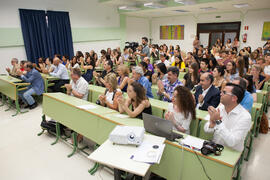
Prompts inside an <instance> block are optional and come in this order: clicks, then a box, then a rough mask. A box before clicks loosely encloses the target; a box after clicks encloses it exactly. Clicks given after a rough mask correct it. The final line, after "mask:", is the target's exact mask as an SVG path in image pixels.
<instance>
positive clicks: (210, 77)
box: [206, 73, 214, 84]
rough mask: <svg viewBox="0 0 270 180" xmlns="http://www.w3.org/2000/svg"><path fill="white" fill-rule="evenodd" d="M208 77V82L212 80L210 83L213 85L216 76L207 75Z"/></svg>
mask: <svg viewBox="0 0 270 180" xmlns="http://www.w3.org/2000/svg"><path fill="white" fill-rule="evenodd" d="M207 74H208V75H207V76H206V79H207V80H210V83H211V84H212V83H213V81H214V76H213V75H212V74H210V73H207Z"/></svg>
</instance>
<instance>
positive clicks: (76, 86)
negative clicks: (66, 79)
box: [70, 77, 89, 101]
mask: <svg viewBox="0 0 270 180" xmlns="http://www.w3.org/2000/svg"><path fill="white" fill-rule="evenodd" d="M70 84H71V86H72V90H74V91H77V92H78V93H80V94H83V98H82V99H83V100H86V101H87V98H88V92H89V91H88V87H89V85H88V83H87V82H86V80H85V79H84V78H83V77H80V78H79V79H78V80H77V81H76V83H75V82H73V81H72V80H71V81H70ZM71 96H74V94H72V92H71Z"/></svg>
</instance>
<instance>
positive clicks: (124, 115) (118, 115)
mask: <svg viewBox="0 0 270 180" xmlns="http://www.w3.org/2000/svg"><path fill="white" fill-rule="evenodd" d="M115 117H118V118H128V117H129V116H128V115H126V114H116V115H115Z"/></svg>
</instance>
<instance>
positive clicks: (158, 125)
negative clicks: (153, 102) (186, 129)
mask: <svg viewBox="0 0 270 180" xmlns="http://www.w3.org/2000/svg"><path fill="white" fill-rule="evenodd" d="M143 125H144V128H145V130H146V132H149V133H151V134H154V135H156V136H161V137H165V138H166V139H167V140H170V141H175V139H180V138H183V135H181V134H178V133H175V132H173V124H172V122H171V121H167V120H164V119H162V118H159V117H156V116H153V115H150V114H146V113H143Z"/></svg>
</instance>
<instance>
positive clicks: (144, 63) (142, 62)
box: [140, 61, 148, 69]
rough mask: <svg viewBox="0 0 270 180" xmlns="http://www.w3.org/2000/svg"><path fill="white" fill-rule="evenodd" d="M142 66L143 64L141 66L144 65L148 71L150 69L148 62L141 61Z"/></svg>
mask: <svg viewBox="0 0 270 180" xmlns="http://www.w3.org/2000/svg"><path fill="white" fill-rule="evenodd" d="M140 64H141V65H142V67H144V68H145V69H147V68H148V65H147V63H146V62H144V61H141V62H140Z"/></svg>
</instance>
